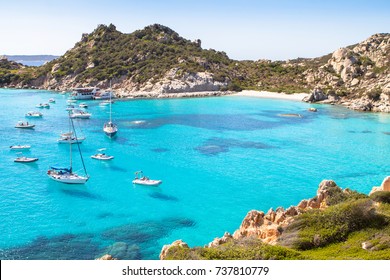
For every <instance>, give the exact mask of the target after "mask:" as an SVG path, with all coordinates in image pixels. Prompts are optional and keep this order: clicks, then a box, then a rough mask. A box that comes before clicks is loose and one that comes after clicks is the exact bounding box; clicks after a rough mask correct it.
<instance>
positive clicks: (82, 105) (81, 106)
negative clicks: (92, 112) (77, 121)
mask: <svg viewBox="0 0 390 280" xmlns="http://www.w3.org/2000/svg"><path fill="white" fill-rule="evenodd" d="M79 107H80V108H88V104H87V103H80V105H79Z"/></svg>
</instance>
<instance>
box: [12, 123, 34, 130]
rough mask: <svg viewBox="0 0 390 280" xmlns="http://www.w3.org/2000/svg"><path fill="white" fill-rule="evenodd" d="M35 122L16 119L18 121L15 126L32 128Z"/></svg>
mask: <svg viewBox="0 0 390 280" xmlns="http://www.w3.org/2000/svg"><path fill="white" fill-rule="evenodd" d="M34 126H35V124H31V123H28V122H22V121H18V123H17V124H16V125H15V128H27V129H33V128H34Z"/></svg>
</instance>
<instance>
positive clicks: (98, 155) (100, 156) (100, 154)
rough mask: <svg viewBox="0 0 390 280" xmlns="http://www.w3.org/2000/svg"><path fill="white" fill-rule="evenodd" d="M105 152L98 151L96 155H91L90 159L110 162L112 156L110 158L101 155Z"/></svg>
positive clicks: (103, 149)
mask: <svg viewBox="0 0 390 280" xmlns="http://www.w3.org/2000/svg"><path fill="white" fill-rule="evenodd" d="M105 150H106V149H105V148H102V149H98V153H97V154H94V155H92V156H91V158H93V159H98V160H110V159H113V158H114V156H110V155H106V154H105V153H102V152H103V151H105Z"/></svg>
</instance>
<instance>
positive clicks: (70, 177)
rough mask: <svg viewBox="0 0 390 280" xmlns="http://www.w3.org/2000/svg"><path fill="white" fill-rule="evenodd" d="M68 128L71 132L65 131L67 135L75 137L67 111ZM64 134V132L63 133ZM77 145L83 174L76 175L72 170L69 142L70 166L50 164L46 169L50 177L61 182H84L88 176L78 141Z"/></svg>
mask: <svg viewBox="0 0 390 280" xmlns="http://www.w3.org/2000/svg"><path fill="white" fill-rule="evenodd" d="M69 130H70V131H71V132H69V133H66V135H67V136H70V137H73V135H74V137H75V138H76V139H77V135H76V130H75V129H74V125H73V120H72V118H71V117H70V113H69ZM63 135H64V134H63ZM76 143H77V146H78V152H79V156H80V159H81V162H82V164H83V168H84V173H85V175H84V176H81V175H78V174H77V173H75V172H73V169H72V166H73V158H72V145H71V143H70V142H69V158H70V166H69V168H63V167H54V166H52V167H51V168H50V169H49V170H48V171H47V175H48V176H49V178H50V179H52V180H54V181H57V182H60V183H63V184H85V183H86V182H87V181H88V179H89V176H88V174H87V169H86V168H85V164H84V160H83V155H82V153H81V149H80V145H79V142H76Z"/></svg>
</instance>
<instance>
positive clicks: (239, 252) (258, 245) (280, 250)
mask: <svg viewBox="0 0 390 280" xmlns="http://www.w3.org/2000/svg"><path fill="white" fill-rule="evenodd" d="M166 259H180V260H194V259H195V260H297V259H303V257H302V256H301V254H300V253H299V252H297V251H295V250H291V249H288V248H285V247H282V246H272V245H268V244H264V243H262V242H261V241H259V240H256V239H251V238H248V239H243V240H239V241H237V240H235V241H230V242H228V243H225V244H223V245H221V246H219V247H214V248H201V247H196V248H192V249H190V248H183V247H172V248H171V249H170V250H169V253H168V255H167V258H166Z"/></svg>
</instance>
